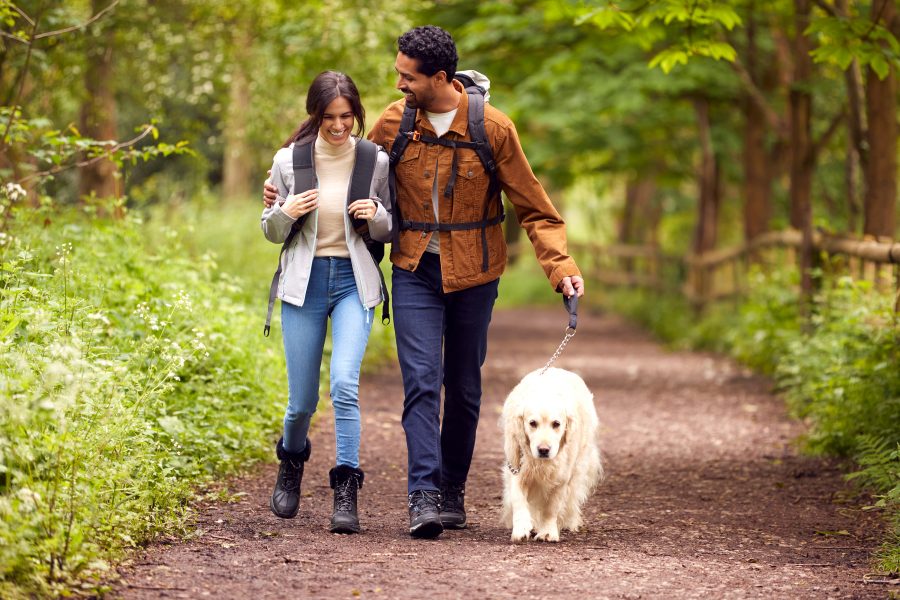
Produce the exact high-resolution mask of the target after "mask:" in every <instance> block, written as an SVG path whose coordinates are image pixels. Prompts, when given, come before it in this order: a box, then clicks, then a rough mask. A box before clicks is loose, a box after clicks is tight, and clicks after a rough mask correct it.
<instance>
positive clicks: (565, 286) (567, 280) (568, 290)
mask: <svg viewBox="0 0 900 600" xmlns="http://www.w3.org/2000/svg"><path fill="white" fill-rule="evenodd" d="M559 291H561V292H562V293H563V294H565V295H566V297H567V298H571V297H572V296H573V295H574V294H575V293H576V292H577V293H578V297H579V298H580V297H582V296H584V279H582V278H581V277H579V276H578V275H573V276H571V277H563V280H562V281H561V282H560V284H559Z"/></svg>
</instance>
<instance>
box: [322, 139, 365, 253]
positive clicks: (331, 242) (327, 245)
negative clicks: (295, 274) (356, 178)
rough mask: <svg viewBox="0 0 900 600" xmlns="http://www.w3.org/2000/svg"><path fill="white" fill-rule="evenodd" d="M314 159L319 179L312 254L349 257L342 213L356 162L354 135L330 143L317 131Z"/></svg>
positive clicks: (345, 208)
mask: <svg viewBox="0 0 900 600" xmlns="http://www.w3.org/2000/svg"><path fill="white" fill-rule="evenodd" d="M315 160H316V177H317V178H318V180H319V215H318V219H317V232H318V234H317V237H316V256H339V257H342V258H350V251H349V250H348V249H347V236H346V233H345V230H344V213H345V212H347V191H348V190H349V189H350V176H351V175H352V173H353V163H354V162H355V161H356V138H353V137H351V138H350V139H349V140H347V142H346V143H344V144H341V145H340V146H333V145H331V144H329V143H328V142H326V141H325V140H324V139H322V136H321V134H320V135H319V136H318V137H317V138H316V156H315ZM354 199H356V198H354Z"/></svg>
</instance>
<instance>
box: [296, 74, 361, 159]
mask: <svg viewBox="0 0 900 600" xmlns="http://www.w3.org/2000/svg"><path fill="white" fill-rule="evenodd" d="M335 98H346V99H347V102H349V103H350V109H351V110H352V111H353V118H354V119H356V131H355V132H354V135H356V136H357V137H359V136H361V135H362V134H363V131H365V128H366V126H365V119H366V111H365V109H364V108H363V105H362V100H360V98H359V91H358V90H357V89H356V84H355V83H353V80H352V79H350V76H349V75H345V74H344V73H339V72H338V71H324V72H322V73H319V74H318V76H316V78H315V79H313V82H312V83H311V84H310V85H309V91H307V92H306V114H308V115H309V117H308V118H307V119H306V120H305V121H303V122H302V123H300V126H299V127H297V130H296V131H294V133H292V134H291V136H290V137H289V138H288V139H287V140H285V142H284V144H283V145H282V146H281V147H282V148H287V147H288V146H290V145H291V144H292V143H294V142H300V143H306V142H311V141H312V140H314V139H315V138H316V136H317V135H318V132H319V128H320V127H322V120H323V119H324V117H325V109H327V108H328V105H329V104H331V103H332V102H333V101H334V99H335Z"/></svg>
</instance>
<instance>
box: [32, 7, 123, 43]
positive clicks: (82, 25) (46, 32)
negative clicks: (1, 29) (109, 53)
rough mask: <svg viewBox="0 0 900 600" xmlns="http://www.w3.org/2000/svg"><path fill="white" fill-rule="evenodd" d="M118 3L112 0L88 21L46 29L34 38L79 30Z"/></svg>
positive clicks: (38, 38)
mask: <svg viewBox="0 0 900 600" xmlns="http://www.w3.org/2000/svg"><path fill="white" fill-rule="evenodd" d="M118 3H119V0H113V1H112V2H110V4H109V6H107V7H106V8H104V9H103V10H101V11H100V12H98V13H97V14H96V15H94V16H93V17H91V18H90V19H88V20H87V21H85V22H84V23H82V24H80V25H72V26H71V27H66V28H64V29H57V30H56V31H45V32H44V33H39V34H38V35H36V36H34V39H36V40H40V39H43V38H48V37H53V36H56V35H62V34H64V33H69V32H72V31H78V30H79V29H84V28H85V27H87V26H88V25H90V24H91V23H93V22H95V21H97V20H98V19H100V18H101V17H102V16H103V15H104V14H106V13H107V12H109V11H111V10H112V9H113V8H115V6H116V5H117V4H118Z"/></svg>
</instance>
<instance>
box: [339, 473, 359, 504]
mask: <svg viewBox="0 0 900 600" xmlns="http://www.w3.org/2000/svg"><path fill="white" fill-rule="evenodd" d="M358 487H359V485H358V484H357V482H356V477H355V476H353V475H351V476H350V477H348V478H347V479H345V480H344V481H341V482H339V483H338V484H337V485H336V486H335V488H334V504H335V510H338V511H343V512H350V511H352V510H353V492H354V491H356V490H357V488H358Z"/></svg>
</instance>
